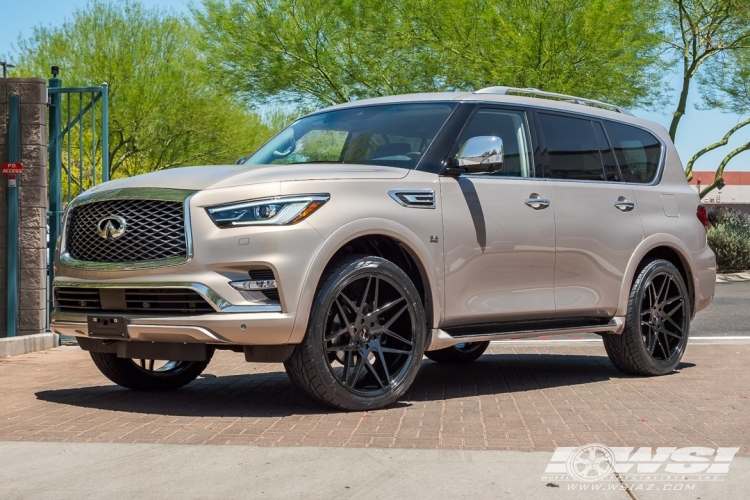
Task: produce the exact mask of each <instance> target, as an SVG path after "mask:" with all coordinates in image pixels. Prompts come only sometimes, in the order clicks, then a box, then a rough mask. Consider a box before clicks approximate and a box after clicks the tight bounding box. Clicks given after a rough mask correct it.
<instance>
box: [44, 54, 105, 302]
mask: <svg viewBox="0 0 750 500" xmlns="http://www.w3.org/2000/svg"><path fill="white" fill-rule="evenodd" d="M56 70H57V68H56V67H53V68H52V74H53V76H54V78H50V80H49V84H48V88H47V90H48V92H49V121H48V122H47V123H48V124H49V145H48V146H47V152H48V157H49V212H47V222H48V231H49V238H48V239H49V241H48V243H47V246H48V252H49V254H48V269H49V271H48V283H47V299H48V304H52V281H53V280H54V278H55V277H54V272H53V267H52V259H53V258H54V252H55V243H56V242H57V238H58V237H59V236H60V234H61V232H62V229H63V228H62V216H63V214H64V213H65V209H66V208H67V206H68V204H69V203H70V202H71V200H72V199H73V198H75V197H76V196H78V195H79V194H81V193H82V192H84V191H85V190H87V189H89V188H91V187H93V186H95V185H96V184H98V183H100V182H107V181H108V180H109V101H108V97H109V93H108V91H109V89H108V87H107V84H106V83H105V84H102V86H100V87H71V88H64V87H62V81H61V80H60V79H59V78H57V72H56Z"/></svg>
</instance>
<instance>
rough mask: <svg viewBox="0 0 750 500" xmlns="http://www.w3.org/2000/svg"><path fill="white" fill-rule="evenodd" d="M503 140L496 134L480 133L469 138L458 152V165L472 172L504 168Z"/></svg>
mask: <svg viewBox="0 0 750 500" xmlns="http://www.w3.org/2000/svg"><path fill="white" fill-rule="evenodd" d="M504 159H505V148H504V146H503V140H502V139H501V138H499V137H496V136H494V135H480V136H477V137H472V138H471V139H469V140H467V141H466V142H465V143H464V145H463V146H461V149H460V150H459V151H458V154H456V165H457V166H458V167H459V168H463V169H466V172H467V173H470V174H481V173H491V172H497V171H498V170H500V169H501V168H503V161H504Z"/></svg>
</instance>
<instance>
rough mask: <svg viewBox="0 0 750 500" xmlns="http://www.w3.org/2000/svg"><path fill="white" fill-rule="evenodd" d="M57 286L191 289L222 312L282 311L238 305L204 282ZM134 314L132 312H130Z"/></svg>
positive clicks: (70, 284)
mask: <svg viewBox="0 0 750 500" xmlns="http://www.w3.org/2000/svg"><path fill="white" fill-rule="evenodd" d="M52 288H53V290H54V289H55V288H152V289H154V290H159V289H163V288H171V289H175V288H176V289H189V290H193V291H194V292H196V293H197V294H198V295H200V296H201V297H203V298H204V299H206V301H207V302H208V303H209V304H211V306H212V307H213V308H214V309H215V310H216V312H220V313H249V312H281V305H280V304H263V305H250V306H236V305H234V304H231V303H230V302H229V301H227V300H226V299H224V298H223V297H222V296H221V295H219V294H218V293H216V292H215V291H213V290H212V289H211V288H209V287H207V286H206V285H204V284H202V283H195V282H188V281H184V282H180V281H175V282H161V283H158V284H156V283H153V282H150V283H149V282H144V283H97V282H85V283H84V282H80V281H57V280H55V281H54V282H53V283H52ZM130 314H132V313H130Z"/></svg>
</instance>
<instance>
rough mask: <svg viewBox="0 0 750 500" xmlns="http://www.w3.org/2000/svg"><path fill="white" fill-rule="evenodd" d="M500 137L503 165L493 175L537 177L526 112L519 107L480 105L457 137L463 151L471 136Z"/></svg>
mask: <svg viewBox="0 0 750 500" xmlns="http://www.w3.org/2000/svg"><path fill="white" fill-rule="evenodd" d="M483 136H484V137H486V136H490V137H499V138H500V139H502V140H503V149H504V151H505V158H504V161H503V166H502V168H501V169H499V170H496V171H495V172H493V173H492V174H490V175H499V176H505V177H534V166H533V165H534V164H533V161H532V155H531V146H530V144H529V134H528V133H527V131H526V115H525V114H524V113H523V112H520V111H506V110H500V109H480V110H479V111H478V112H477V114H476V115H474V117H473V118H472V119H471V123H469V126H468V127H467V128H466V130H465V131H464V133H463V134H462V135H461V138H460V139H459V141H458V151H461V149H462V148H463V146H464V144H465V143H466V141H468V140H469V139H471V138H472V137H483Z"/></svg>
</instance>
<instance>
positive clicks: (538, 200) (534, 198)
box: [523, 193, 549, 210]
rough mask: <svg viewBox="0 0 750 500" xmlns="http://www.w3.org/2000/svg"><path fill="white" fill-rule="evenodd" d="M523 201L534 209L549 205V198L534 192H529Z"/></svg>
mask: <svg viewBox="0 0 750 500" xmlns="http://www.w3.org/2000/svg"><path fill="white" fill-rule="evenodd" d="M523 202H524V203H526V204H527V205H528V206H530V207H531V208H533V209H534V210H541V209H543V208H547V207H548V206H549V200H548V199H547V198H542V197H541V196H539V195H538V194H536V193H531V195H530V196H529V197H528V198H526V199H525V200H524V201H523Z"/></svg>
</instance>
